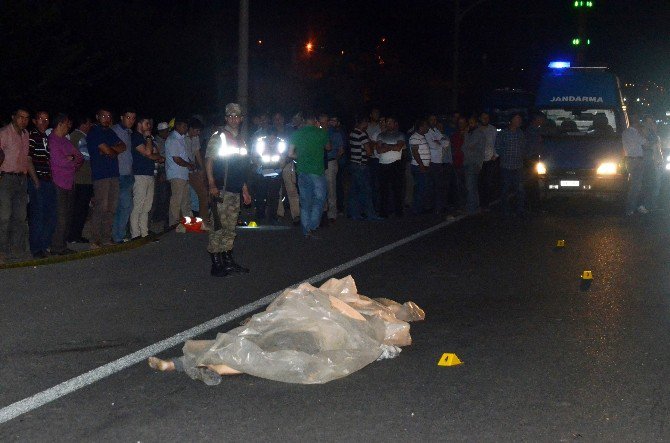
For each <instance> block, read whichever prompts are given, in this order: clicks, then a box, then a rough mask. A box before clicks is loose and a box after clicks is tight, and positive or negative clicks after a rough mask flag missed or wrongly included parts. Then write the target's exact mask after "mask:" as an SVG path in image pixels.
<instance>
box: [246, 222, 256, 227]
mask: <svg viewBox="0 0 670 443" xmlns="http://www.w3.org/2000/svg"><path fill="white" fill-rule="evenodd" d="M247 226H249V227H250V228H257V227H258V223H256V222H255V221H250V222H249V224H248V225H247Z"/></svg>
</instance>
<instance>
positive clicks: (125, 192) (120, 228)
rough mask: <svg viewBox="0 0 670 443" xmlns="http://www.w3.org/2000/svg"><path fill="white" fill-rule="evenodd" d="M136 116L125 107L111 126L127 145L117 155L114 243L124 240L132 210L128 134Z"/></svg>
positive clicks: (133, 177) (131, 157) (132, 178)
mask: <svg viewBox="0 0 670 443" xmlns="http://www.w3.org/2000/svg"><path fill="white" fill-rule="evenodd" d="M136 118H137V113H136V112H135V110H134V109H131V108H125V109H124V110H123V112H122V113H121V121H120V122H119V123H117V124H115V125H114V126H112V130H113V131H114V132H115V133H116V135H117V137H119V138H120V139H121V141H122V142H123V143H124V144H125V145H126V146H127V147H128V149H126V150H125V151H124V152H122V153H120V154H119V155H118V157H117V158H118V160H119V202H118V205H117V207H116V214H115V215H114V225H113V227H112V240H114V242H115V243H122V242H123V241H124V240H125V238H126V234H127V232H128V220H129V219H130V213H131V212H132V211H133V184H134V183H135V176H134V175H133V153H132V149H131V148H130V146H131V143H130V136H131V134H132V133H133V127H134V126H135V120H136Z"/></svg>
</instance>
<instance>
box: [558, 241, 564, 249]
mask: <svg viewBox="0 0 670 443" xmlns="http://www.w3.org/2000/svg"><path fill="white" fill-rule="evenodd" d="M556 247H557V248H564V247H565V240H557V241H556Z"/></svg>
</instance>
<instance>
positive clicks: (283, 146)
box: [277, 140, 286, 154]
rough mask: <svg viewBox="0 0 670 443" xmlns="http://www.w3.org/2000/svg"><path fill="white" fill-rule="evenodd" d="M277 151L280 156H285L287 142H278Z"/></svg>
mask: <svg viewBox="0 0 670 443" xmlns="http://www.w3.org/2000/svg"><path fill="white" fill-rule="evenodd" d="M277 151H279V153H280V154H283V153H284V151H286V142H285V141H284V140H280V141H278V142H277Z"/></svg>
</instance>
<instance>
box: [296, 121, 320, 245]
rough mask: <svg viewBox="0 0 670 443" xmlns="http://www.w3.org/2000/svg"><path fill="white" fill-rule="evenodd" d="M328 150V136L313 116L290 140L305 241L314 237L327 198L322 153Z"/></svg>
mask: <svg viewBox="0 0 670 443" xmlns="http://www.w3.org/2000/svg"><path fill="white" fill-rule="evenodd" d="M328 150H330V143H329V141H328V133H327V132H326V131H325V130H323V129H321V128H319V127H318V126H317V124H316V118H315V117H314V116H308V117H307V118H305V124H304V126H303V127H301V128H300V129H298V130H297V131H296V132H295V133H294V134H293V136H292V137H291V149H290V156H291V157H293V158H295V159H296V168H295V169H296V173H297V174H298V187H299V188H300V225H301V226H302V233H303V235H304V236H305V238H317V237H316V236H315V235H314V231H316V228H318V227H319V224H320V223H321V214H322V213H323V208H324V205H325V203H326V197H327V195H328V186H327V183H326V177H325V175H324V151H328Z"/></svg>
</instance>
